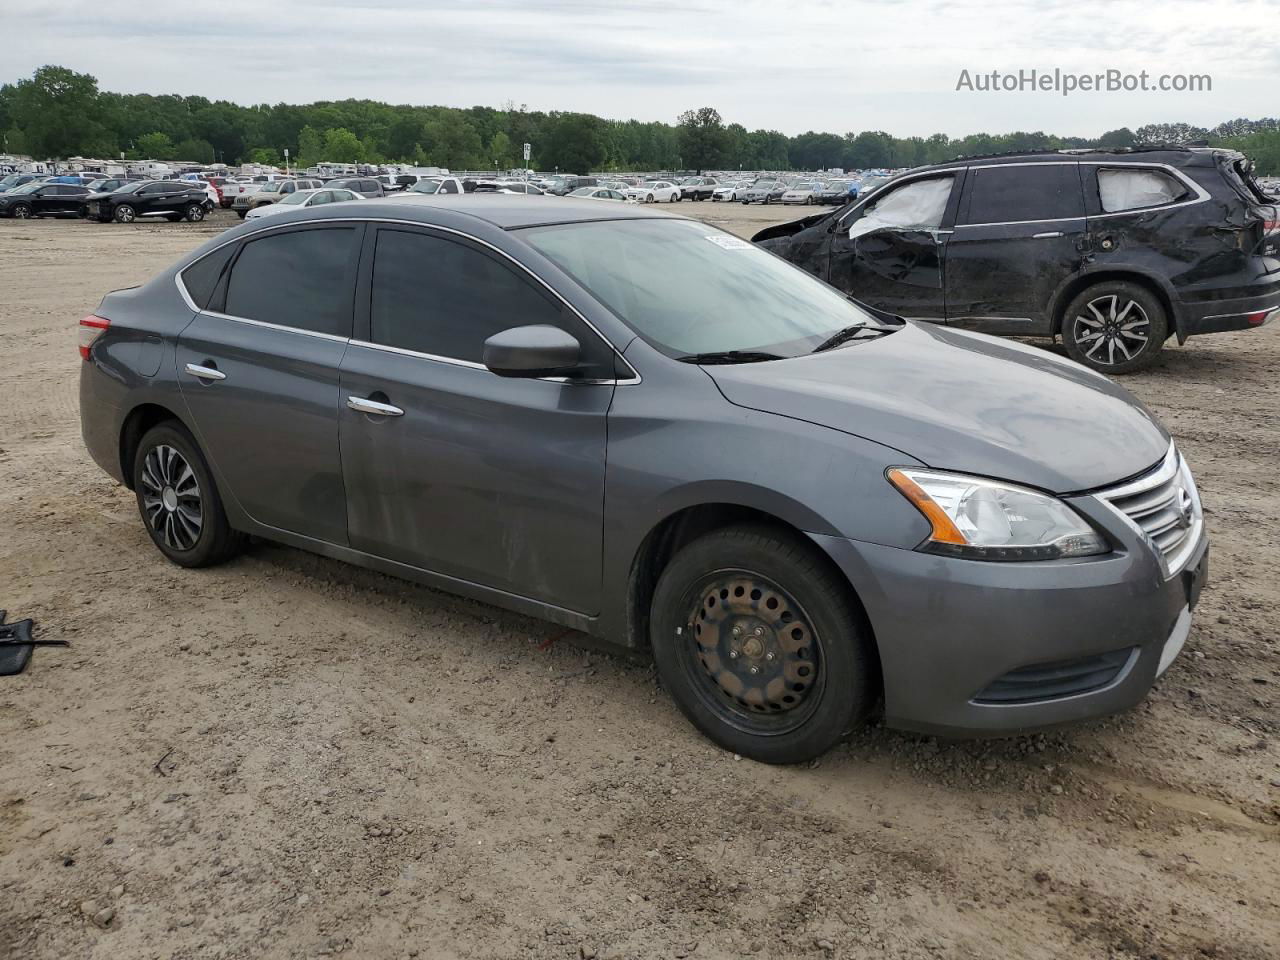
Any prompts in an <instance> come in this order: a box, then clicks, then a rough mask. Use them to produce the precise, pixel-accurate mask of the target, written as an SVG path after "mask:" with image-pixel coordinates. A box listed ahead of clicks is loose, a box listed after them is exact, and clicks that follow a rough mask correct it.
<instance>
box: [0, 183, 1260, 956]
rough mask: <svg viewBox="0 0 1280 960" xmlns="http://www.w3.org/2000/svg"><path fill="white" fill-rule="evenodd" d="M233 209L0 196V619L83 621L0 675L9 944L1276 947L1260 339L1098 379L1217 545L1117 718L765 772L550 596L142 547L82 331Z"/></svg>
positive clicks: (575, 949) (26, 951)
mask: <svg viewBox="0 0 1280 960" xmlns="http://www.w3.org/2000/svg"><path fill="white" fill-rule="evenodd" d="M674 209H676V210H678V211H680V212H683V213H692V214H695V215H699V216H703V217H705V218H707V219H710V220H712V221H713V222H716V223H720V224H722V225H724V226H726V227H727V228H729V229H732V230H735V231H737V232H739V233H741V234H743V235H750V233H751V232H752V231H753V230H755V229H757V228H758V226H759V225H761V224H763V223H766V222H772V221H776V220H779V219H785V218H787V216H788V214H789V213H790V211H782V210H780V209H779V208H776V207H769V208H762V207H752V208H750V209H747V208H743V207H741V206H726V205H722V204H716V205H712V204H710V203H700V204H690V203H685V204H681V205H680V206H679V207H676V208H674ZM234 222H236V221H235V220H234V218H232V217H230V216H229V215H228V214H221V213H220V214H219V215H218V216H217V217H215V218H213V219H212V220H211V221H210V222H206V223H205V224H202V225H189V224H168V223H163V224H145V225H137V226H118V225H101V224H89V223H82V222H58V221H38V222H17V221H12V220H7V221H0V264H3V267H2V269H0V275H2V277H3V279H2V281H0V284H2V285H0V346H2V348H3V373H2V374H0V400H2V401H3V402H2V403H0V607H5V608H8V610H9V611H10V617H11V618H18V617H27V616H30V617H34V618H35V619H36V621H37V622H38V625H39V626H38V632H39V636H41V637H44V638H46V639H54V638H60V639H66V640H69V641H70V642H71V646H70V647H69V648H66V649H62V648H52V647H51V648H45V649H38V650H37V651H36V654H35V658H34V661H33V663H32V665H31V667H30V668H29V669H28V671H27V672H26V673H25V674H23V675H21V676H17V677H8V678H0V958H2V960H68V958H100V960H108V958H109V960H132V958H156V960H160V958H196V957H200V958H248V957H254V958H257V957H271V958H276V957H279V958H302V957H319V956H330V955H336V954H343V955H351V956H355V957H360V958H368V960H380V958H384V957H386V958H403V957H424V958H428V957H432V958H433V957H467V958H507V957H532V958H566V960H583V958H588V957H598V958H601V960H603V958H667V957H671V958H684V957H689V958H694V960H698V958H718V957H745V956H750V955H756V956H760V957H768V958H791V957H813V958H828V957H840V958H861V957H876V958H880V957H896V958H932V957H945V958H951V957H956V958H1032V960H1035V958H1058V957H1070V958H1094V957H1115V958H1135V960H1136V958H1143V960H1148V958H1183V957H1187V958H1191V957H1194V958H1202V957H1216V958H1233V960H1234V958H1239V960H1273V958H1276V957H1278V956H1280V711H1278V709H1277V707H1278V704H1280V648H1278V647H1277V640H1276V635H1277V628H1280V610H1278V605H1277V595H1278V592H1280V591H1278V590H1277V580H1276V568H1277V563H1278V562H1280V533H1278V531H1280V524H1278V523H1277V519H1276V518H1277V516H1280V328H1268V329H1264V330H1262V331H1259V332H1251V333H1245V334H1239V335H1228V336H1215V337H1206V338H1204V339H1202V340H1198V341H1195V340H1193V341H1191V342H1190V343H1189V345H1188V346H1186V347H1184V348H1180V349H1179V348H1173V349H1169V350H1167V351H1166V354H1167V356H1166V358H1165V360H1164V363H1163V365H1162V366H1161V367H1159V368H1158V369H1156V370H1155V371H1153V372H1150V373H1147V374H1143V375H1140V376H1136V377H1131V378H1129V379H1128V380H1126V385H1127V386H1129V387H1130V388H1131V389H1132V390H1133V391H1134V392H1135V393H1137V394H1138V395H1139V396H1140V397H1142V399H1144V400H1145V401H1146V402H1147V403H1149V404H1150V405H1151V407H1152V408H1153V409H1154V410H1155V411H1156V412H1157V413H1158V414H1159V415H1160V416H1161V417H1162V418H1163V419H1164V422H1165V423H1166V424H1168V426H1169V427H1170V429H1171V430H1172V431H1173V433H1174V434H1175V436H1176V437H1177V440H1178V443H1179V444H1180V446H1181V447H1182V449H1183V451H1184V452H1185V453H1186V455H1187V457H1188V458H1189V460H1190V462H1191V464H1192V467H1193V469H1194V470H1195V472H1196V475H1197V478H1198V480H1199V483H1200V486H1201V490H1202V493H1203V498H1204V501H1205V504H1206V509H1207V512H1208V523H1209V528H1210V531H1211V535H1212V538H1213V551H1212V557H1213V560H1212V571H1211V582H1210V584H1209V587H1208V589H1207V590H1206V591H1205V593H1204V596H1203V600H1202V602H1201V605H1200V607H1199V609H1198V611H1197V614H1196V617H1195V625H1194V627H1193V629H1192V632H1191V637H1190V640H1189V642H1188V645H1187V648H1186V651H1185V653H1184V654H1183V656H1182V657H1181V658H1180V659H1179V660H1178V661H1177V662H1176V663H1175V664H1174V666H1173V667H1172V669H1171V670H1170V672H1169V673H1168V674H1167V676H1166V677H1165V678H1164V680H1163V681H1162V682H1161V683H1160V685H1159V687H1158V688H1157V689H1156V690H1155V691H1154V692H1153V693H1152V695H1151V696H1150V698H1149V699H1148V700H1147V701H1146V702H1145V703H1144V704H1143V705H1142V706H1141V707H1139V708H1138V709H1136V710H1134V711H1132V712H1130V713H1128V714H1126V715H1123V716H1120V717H1117V718H1114V719H1110V720H1106V721H1103V722H1097V723H1093V724H1090V725H1087V726H1082V727H1078V728H1073V729H1069V730H1066V731H1062V732H1055V733H1052V734H1049V735H1043V736H1034V737H1024V738H1018V739H1009V740H1002V741H989V742H972V741H969V742H945V741H944V742H939V741H937V740H934V739H931V738H921V737H914V736H908V735H903V734H899V733H895V732H892V731H888V730H885V729H883V728H881V727H879V726H872V727H869V728H867V729H866V730H864V731H861V732H859V733H857V734H856V735H855V736H854V737H853V738H852V740H851V741H850V742H849V743H847V744H846V745H843V746H841V747H839V748H838V749H836V750H835V751H833V752H832V753H830V754H829V755H828V756H826V757H825V758H824V759H823V760H822V761H821V762H820V763H818V764H814V765H812V766H806V767H800V768H771V767H766V766H761V765H758V764H755V763H752V762H750V761H746V760H741V761H739V760H736V759H735V758H734V757H733V756H732V755H728V754H725V753H723V752H721V751H720V750H718V749H716V748H715V747H713V746H712V745H711V744H709V743H708V742H706V741H705V740H703V739H702V738H701V737H700V736H699V735H698V734H697V733H695V732H694V730H693V729H692V728H691V727H690V726H689V725H688V724H687V723H686V722H685V721H684V720H683V718H682V717H681V716H680V715H679V714H678V713H677V711H676V709H675V707H674V706H673V705H672V704H671V702H670V701H669V699H668V698H667V697H666V695H665V694H664V693H663V692H662V690H661V689H660V687H659V685H658V684H657V682H656V679H655V675H654V673H653V670H652V669H651V668H650V667H649V666H648V665H647V664H645V663H642V662H629V661H627V660H624V659H621V658H616V657H612V656H607V655H603V654H600V653H597V652H591V651H590V650H587V649H584V648H581V647H577V646H575V645H574V643H573V642H572V639H571V638H570V639H558V640H555V642H553V643H551V644H550V645H548V644H547V641H548V640H550V639H551V638H554V637H556V635H557V634H558V633H559V631H558V629H557V628H554V627H551V626H548V625H546V624H542V623H539V622H535V621H532V620H527V619H524V618H521V617H518V616H513V615H511V614H507V613H504V612H502V611H500V610H497V609H494V608H491V607H487V606H484V605H482V604H478V603H472V602H469V601H465V600H458V599H454V598H451V597H448V596H446V595H443V594H439V593H436V592H433V591H431V590H428V589H425V588H422V587H418V586H414V585H411V584H408V583H404V582H401V581H397V580H393V579H390V578H388V577H383V576H380V575H377V574H373V573H369V572H365V571H362V570H359V569H356V568H353V567H349V566H344V565H342V564H340V563H337V562H334V561H330V560H325V559H321V558H318V557H314V556H309V555H307V554H304V553H300V552H298V551H295V550H292V549H286V548H283V547H278V546H272V545H269V544H258V545H255V546H253V547H252V548H251V549H250V550H249V551H248V552H247V553H246V554H245V555H244V556H242V557H241V558H239V559H238V560H236V561H235V562H233V563H231V564H229V565H227V566H224V567H221V568H217V569H212V570H203V571H184V570H180V569H179V568H177V567H173V566H170V565H169V564H168V563H166V562H165V561H164V559H163V558H162V557H161V555H160V554H159V553H158V552H157V551H156V550H155V549H154V548H153V547H152V546H151V544H150V542H149V541H148V539H147V537H146V534H145V533H144V532H143V528H142V526H141V523H140V521H139V519H138V517H137V514H136V510H135V507H134V503H133V499H132V497H131V495H130V494H129V493H128V492H127V491H125V490H124V489H122V488H121V487H119V486H117V485H115V484H114V483H113V482H112V481H111V480H109V479H108V478H107V477H106V476H104V475H103V474H102V473H101V472H100V471H99V470H98V468H97V467H96V466H95V465H94V464H93V463H92V462H91V461H90V459H89V457H88V455H87V454H86V453H85V451H84V449H83V447H82V445H81V441H80V433H79V421H78V417H77V404H78V400H77V386H76V384H77V376H78V366H79V363H80V361H79V359H78V357H77V355H76V348H75V339H76V330H75V323H76V321H77V320H78V319H79V318H80V317H81V316H83V315H84V314H86V313H89V312H91V311H92V310H93V308H94V307H95V305H96V304H97V302H98V299H99V298H100V297H101V295H102V294H103V293H105V292H106V291H108V290H110V289H113V288H116V287H121V286H125V285H129V284H134V283H138V282H140V281H143V280H145V279H146V278H147V277H148V276H150V275H151V274H152V273H153V272H154V271H156V270H158V269H160V268H161V267H163V266H164V265H166V264H168V263H169V262H171V261H172V260H173V259H175V258H176V257H178V256H179V255H180V254H182V253H183V252H185V251H187V250H189V249H190V248H192V247H194V246H195V245H196V244H197V243H199V242H200V241H201V240H203V239H204V238H205V237H207V236H209V235H210V234H211V233H214V232H216V231H218V230H221V229H223V228H224V227H226V226H228V225H230V224H231V223H234Z"/></svg>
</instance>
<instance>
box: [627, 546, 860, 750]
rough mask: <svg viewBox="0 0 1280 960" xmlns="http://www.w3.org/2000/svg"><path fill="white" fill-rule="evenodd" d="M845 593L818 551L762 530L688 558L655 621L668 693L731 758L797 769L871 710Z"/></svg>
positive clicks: (672, 572) (671, 574)
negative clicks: (792, 765)
mask: <svg viewBox="0 0 1280 960" xmlns="http://www.w3.org/2000/svg"><path fill="white" fill-rule="evenodd" d="M861 623H862V617H861V615H860V613H859V611H858V610H856V609H855V607H854V605H853V603H852V602H851V600H850V598H849V593H848V585H847V584H846V583H844V582H843V580H841V579H840V578H839V577H838V576H837V575H836V574H835V573H834V572H833V571H832V570H831V569H830V567H829V566H828V565H827V564H825V563H823V562H821V558H820V557H819V556H817V555H816V554H815V549H814V548H813V547H812V546H811V545H809V544H806V543H804V542H803V541H801V540H799V539H798V538H796V537H794V536H789V535H786V534H781V533H779V532H778V531H776V530H773V529H771V528H769V527H764V526H740V527H729V528H727V529H724V530H717V531H715V532H713V533H709V534H707V535H705V536H703V537H700V538H699V539H697V540H695V541H694V542H693V543H690V544H689V545H688V546H686V547H685V548H684V549H682V550H681V551H680V552H679V553H678V554H677V555H676V556H675V558H674V559H673V560H672V561H671V563H670V564H668V566H667V568H666V569H665V570H664V571H663V573H662V576H661V577H660V578H659V580H658V585H657V589H656V590H655V591H654V596H653V606H652V610H651V617H650V625H651V626H650V629H651V642H652V646H653V654H654V659H655V661H656V663H657V666H658V673H659V675H660V676H661V678H662V683H663V686H665V687H666V688H667V689H668V690H669V691H670V692H671V695H672V697H673V698H674V699H675V701H676V705H677V706H679V708H680V710H681V711H682V712H683V713H684V715H685V716H686V717H688V718H689V720H690V721H691V722H692V723H693V724H694V726H696V727H697V728H698V729H699V730H701V731H702V732H703V733H704V734H706V735H707V737H709V738H710V739H711V740H713V741H715V742H716V743H717V744H719V745H720V746H722V747H724V748H725V749H726V750H732V751H734V752H735V753H739V754H741V755H743V756H747V757H751V758H752V759H755V760H760V761H762V762H764V763H800V762H803V761H805V760H812V759H813V758H814V757H817V756H819V755H820V754H822V753H824V752H825V751H826V750H828V749H829V748H830V747H831V746H833V745H834V744H835V743H836V742H837V741H838V740H839V739H840V738H841V737H842V736H844V735H845V734H846V733H847V732H848V731H849V730H851V729H852V728H853V727H854V726H855V725H857V724H858V723H860V722H861V721H862V720H863V719H864V718H865V717H866V715H867V714H868V713H869V712H870V710H871V707H872V705H873V703H874V692H873V685H872V676H873V674H874V668H873V666H872V661H871V659H870V657H869V655H868V649H869V647H868V639H867V637H865V636H864V635H863V630H862V629H861V627H860V626H859V624H861Z"/></svg>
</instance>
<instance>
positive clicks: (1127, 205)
mask: <svg viewBox="0 0 1280 960" xmlns="http://www.w3.org/2000/svg"><path fill="white" fill-rule="evenodd" d="M1186 194H1187V188H1186V186H1185V185H1184V184H1182V183H1179V182H1178V181H1177V180H1175V179H1174V178H1173V177H1171V176H1169V175H1168V174H1167V173H1162V172H1161V171H1159V170H1150V169H1143V168H1141V167H1099V168H1098V200H1099V201H1100V202H1101V204H1102V209H1103V212H1105V213H1116V212H1118V211H1120V210H1138V209H1141V208H1142V207H1158V206H1161V205H1162V204H1166V203H1173V202H1174V201H1175V200H1180V199H1182V198H1183V197H1184V196H1186Z"/></svg>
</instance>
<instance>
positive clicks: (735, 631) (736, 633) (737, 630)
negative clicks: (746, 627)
mask: <svg viewBox="0 0 1280 960" xmlns="http://www.w3.org/2000/svg"><path fill="white" fill-rule="evenodd" d="M733 635H734V636H735V637H740V636H742V628H741V627H739V626H737V625H735V626H734V628H733Z"/></svg>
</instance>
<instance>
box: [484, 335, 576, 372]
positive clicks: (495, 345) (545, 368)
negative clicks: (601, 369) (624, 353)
mask: <svg viewBox="0 0 1280 960" xmlns="http://www.w3.org/2000/svg"><path fill="white" fill-rule="evenodd" d="M482 356H483V359H484V365H485V366H486V367H488V368H489V370H490V371H492V372H493V373H496V374H497V375H498V376H500V377H529V378H536V377H553V376H560V375H563V374H566V373H568V372H569V371H570V370H572V369H573V368H574V367H576V366H577V365H578V361H579V359H580V358H581V356H582V346H581V344H579V343H578V341H577V339H575V338H574V337H573V336H572V335H570V334H568V333H566V332H565V331H563V330H561V329H560V328H559V327H552V326H548V325H545V324H538V325H534V326H527V327H512V328H511V329H509V330H503V331H502V332H501V333H495V334H494V335H493V336H492V337H490V338H489V339H488V340H486V341H485V342H484V353H483V354H482Z"/></svg>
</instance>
